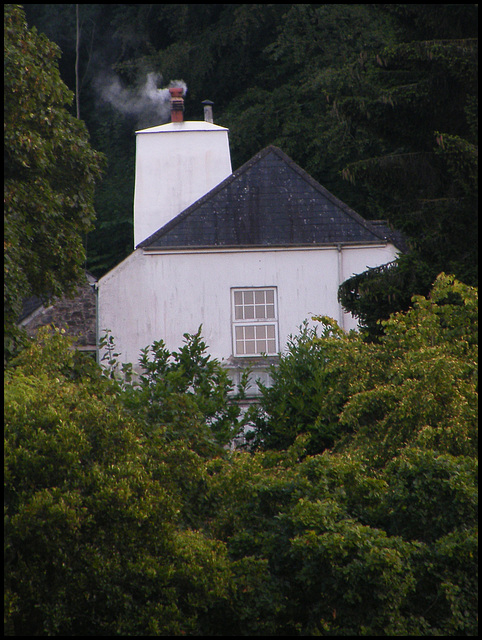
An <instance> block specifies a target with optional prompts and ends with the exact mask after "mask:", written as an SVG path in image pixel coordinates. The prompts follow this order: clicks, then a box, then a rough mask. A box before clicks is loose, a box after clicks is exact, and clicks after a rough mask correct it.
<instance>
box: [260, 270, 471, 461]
mask: <svg viewBox="0 0 482 640" xmlns="http://www.w3.org/2000/svg"><path fill="white" fill-rule="evenodd" d="M412 304H413V308H412V309H411V310H409V311H408V312H406V313H399V314H395V315H394V316H392V317H391V318H390V319H389V320H387V321H386V322H384V327H383V328H384V335H383V336H382V337H381V338H380V341H379V342H376V343H367V342H365V340H364V339H363V336H362V335H360V334H359V333H356V332H351V333H350V334H344V333H343V332H342V331H341V330H340V329H339V328H338V327H337V325H336V323H335V321H330V319H327V318H319V319H321V320H322V321H323V322H324V323H325V329H324V333H323V335H321V336H318V335H316V333H313V332H311V334H308V335H307V334H306V333H305V334H301V336H300V337H299V338H298V339H295V340H293V341H292V342H291V343H290V348H289V350H288V352H287V354H285V355H283V356H281V363H280V367H279V369H278V370H273V371H272V374H273V381H274V383H273V386H272V387H271V388H265V387H261V391H262V397H261V409H262V411H261V414H260V416H259V417H258V422H257V429H256V431H255V442H256V441H257V443H258V446H260V447H262V448H267V449H271V448H274V449H278V448H286V447H287V446H289V445H291V444H292V443H293V442H294V441H295V439H296V437H297V436H299V435H301V434H305V435H308V436H309V437H310V443H309V444H308V445H307V449H308V452H309V453H311V454H313V453H321V452H322V451H323V450H324V449H325V448H326V447H330V446H332V445H334V447H335V449H336V450H343V451H344V450H346V448H347V447H348V449H351V447H353V449H354V450H356V451H361V450H364V451H365V453H366V455H368V456H369V459H370V461H371V464H373V465H380V466H383V465H384V464H386V463H387V461H388V460H390V459H392V457H393V456H395V455H397V454H398V452H399V451H400V450H402V449H403V447H405V446H407V445H408V444H410V443H411V444H414V445H416V444H417V443H418V444H422V443H425V444H424V445H423V446H428V447H429V448H433V449H436V450H439V451H440V452H443V453H447V454H450V455H469V456H473V455H475V452H476V442H477V437H476V434H477V421H476V417H477V410H476V406H477V380H476V365H477V353H478V351H477V291H476V290H475V289H473V288H471V287H468V286H467V285H464V284H462V283H460V282H458V281H456V280H455V279H454V278H453V277H450V276H446V275H444V274H441V275H440V276H439V277H438V278H437V280H436V282H435V283H434V286H433V287H432V290H431V292H430V295H429V296H428V297H427V298H424V297H422V296H414V298H413V300H412ZM350 443H351V444H350Z"/></svg>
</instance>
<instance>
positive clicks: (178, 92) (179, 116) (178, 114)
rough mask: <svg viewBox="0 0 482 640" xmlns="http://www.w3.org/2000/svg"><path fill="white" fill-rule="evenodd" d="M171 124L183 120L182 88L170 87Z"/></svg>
mask: <svg viewBox="0 0 482 640" xmlns="http://www.w3.org/2000/svg"><path fill="white" fill-rule="evenodd" d="M169 93H170V94H171V122H183V118H184V115H183V114H184V100H183V97H182V94H183V89H182V87H171V88H170V89H169Z"/></svg>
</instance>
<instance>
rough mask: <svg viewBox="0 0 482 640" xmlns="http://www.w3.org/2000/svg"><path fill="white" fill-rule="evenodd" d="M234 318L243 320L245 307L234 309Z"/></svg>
mask: <svg viewBox="0 0 482 640" xmlns="http://www.w3.org/2000/svg"><path fill="white" fill-rule="evenodd" d="M234 317H235V318H236V320H243V307H237V306H236V307H234Z"/></svg>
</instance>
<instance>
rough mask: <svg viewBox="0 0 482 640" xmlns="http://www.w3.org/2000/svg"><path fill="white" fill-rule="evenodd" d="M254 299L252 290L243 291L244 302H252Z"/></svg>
mask: <svg viewBox="0 0 482 640" xmlns="http://www.w3.org/2000/svg"><path fill="white" fill-rule="evenodd" d="M253 302H254V299H253V292H252V291H245V292H244V304H253Z"/></svg>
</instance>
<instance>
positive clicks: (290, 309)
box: [98, 244, 397, 365]
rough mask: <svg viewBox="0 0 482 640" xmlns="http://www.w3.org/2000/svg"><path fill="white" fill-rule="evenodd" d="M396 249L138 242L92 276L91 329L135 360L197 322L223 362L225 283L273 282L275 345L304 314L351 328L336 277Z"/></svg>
mask: <svg viewBox="0 0 482 640" xmlns="http://www.w3.org/2000/svg"><path fill="white" fill-rule="evenodd" d="M396 253H397V252H396V249H395V248H394V247H393V246H392V245H390V244H389V245H386V246H378V247H373V246H372V247H369V246H366V247H357V248H352V247H343V248H340V250H339V249H337V248H336V247H331V248H317V249H311V248H310V249H294V250H286V249H278V250H276V249H270V250H258V249H256V250H246V249H244V250H237V251H234V250H229V251H228V250H226V251H220V250H219V251H218V250H213V251H203V252H185V253H183V252H171V253H157V254H151V253H147V252H146V253H144V252H143V250H142V249H138V250H136V251H135V252H134V253H133V254H131V255H130V256H129V257H128V258H127V259H126V260H124V261H123V262H122V263H121V264H120V265H118V266H117V267H115V268H114V269H113V270H112V271H110V272H109V273H108V274H106V275H105V276H104V277H103V278H101V279H100V280H99V283H98V291H99V293H98V295H99V300H98V304H99V331H100V334H101V335H102V333H103V330H105V329H110V330H111V331H112V335H113V337H114V339H115V343H116V347H117V351H119V352H120V353H121V356H120V360H121V361H122V362H132V363H133V364H134V365H135V364H137V361H138V358H139V354H140V350H141V348H143V347H145V346H148V345H150V344H152V342H154V341H155V340H160V339H162V340H164V341H165V343H166V345H167V347H168V348H169V349H171V350H174V349H178V348H179V347H180V346H181V345H182V343H183V334H184V333H194V332H196V331H197V329H198V328H199V325H201V324H202V325H203V329H202V335H203V338H204V339H205V341H206V343H207V344H208V346H209V349H208V351H209V354H210V355H211V356H212V357H215V358H218V359H219V360H225V361H226V360H228V359H230V358H232V354H233V347H232V338H231V336H232V334H231V297H230V296H231V288H232V287H265V286H275V287H277V292H278V311H279V336H280V345H279V346H280V349H281V350H283V349H284V347H285V346H286V341H287V338H288V336H289V334H296V333H297V331H298V327H299V326H300V324H301V323H302V322H303V321H304V320H305V319H310V318H311V316H312V315H328V316H331V317H333V318H335V319H336V320H337V321H338V322H339V323H341V324H342V326H343V327H344V328H345V329H346V330H349V329H351V328H356V321H355V320H354V319H353V318H352V317H351V316H350V315H347V314H344V313H342V311H341V308H340V305H339V304H338V301H337V291H338V286H339V284H340V283H341V282H343V281H344V280H346V279H347V278H349V277H350V276H351V275H353V274H355V273H361V272H363V271H365V270H366V269H367V267H375V266H379V265H381V264H385V263H387V262H390V261H391V260H393V259H394V257H395V256H396ZM240 360H242V359H240Z"/></svg>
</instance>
